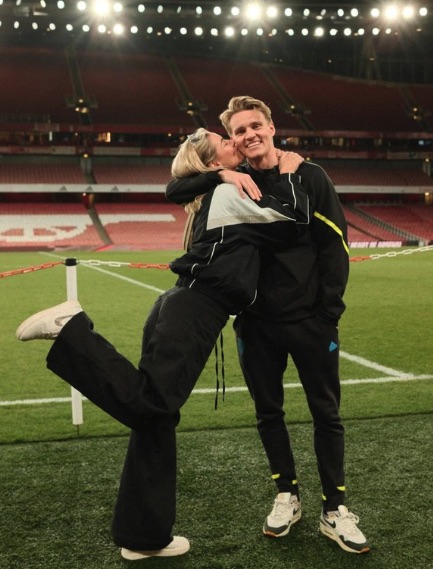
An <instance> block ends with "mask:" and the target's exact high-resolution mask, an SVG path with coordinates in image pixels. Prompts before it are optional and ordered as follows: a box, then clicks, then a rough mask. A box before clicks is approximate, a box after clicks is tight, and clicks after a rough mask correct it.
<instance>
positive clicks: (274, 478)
mask: <svg viewBox="0 0 433 569" xmlns="http://www.w3.org/2000/svg"><path fill="white" fill-rule="evenodd" d="M280 476H281V474H272V475H271V478H272V480H278V478H279V477H280Z"/></svg>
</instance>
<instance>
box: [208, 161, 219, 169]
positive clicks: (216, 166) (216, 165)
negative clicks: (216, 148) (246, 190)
mask: <svg viewBox="0 0 433 569" xmlns="http://www.w3.org/2000/svg"><path fill="white" fill-rule="evenodd" d="M209 166H211V167H212V168H218V166H221V162H217V161H216V160H214V161H213V162H210V163H209Z"/></svg>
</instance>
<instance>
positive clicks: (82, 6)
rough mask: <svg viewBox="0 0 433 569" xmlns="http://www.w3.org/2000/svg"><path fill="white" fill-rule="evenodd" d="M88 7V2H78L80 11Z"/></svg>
mask: <svg viewBox="0 0 433 569" xmlns="http://www.w3.org/2000/svg"><path fill="white" fill-rule="evenodd" d="M86 9H87V4H86V2H83V1H80V2H77V10H79V11H80V12H84V11H85V10H86Z"/></svg>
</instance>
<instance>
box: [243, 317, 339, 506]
mask: <svg viewBox="0 0 433 569" xmlns="http://www.w3.org/2000/svg"><path fill="white" fill-rule="evenodd" d="M234 327H235V331H236V336H237V344H238V353H239V358H240V362H241V366H242V370H243V373H244V377H245V381H246V383H247V386H248V389H249V391H250V393H251V396H252V397H253V399H254V404H255V409H256V417H257V428H258V431H259V434H260V437H261V440H262V443H263V446H264V449H265V451H266V454H267V457H268V460H269V465H270V469H271V473H272V477H273V478H274V480H275V482H276V485H277V488H278V490H279V491H280V492H284V491H291V492H295V493H296V492H297V491H298V489H297V483H296V482H295V481H296V480H297V476H296V468H295V461H294V458H293V453H292V446H291V442H290V437H289V432H288V429H287V425H286V422H285V413H284V388H283V374H284V372H285V369H286V367H287V360H288V356H289V355H290V356H291V357H292V359H293V362H294V364H295V366H296V368H297V371H298V374H299V378H300V380H301V383H302V386H303V388H304V391H305V395H306V398H307V402H308V406H309V409H310V412H311V415H312V418H313V424H314V450H315V453H316V457H317V464H318V469H319V475H320V480H321V483H322V490H323V499H324V504H323V505H324V508H325V509H328V510H332V509H336V507H337V506H338V505H339V504H343V503H344V429H343V425H342V423H341V419H340V414H339V406H340V381H339V354H338V352H339V349H338V346H339V343H338V330H337V328H336V326H335V325H333V324H332V323H329V322H327V321H325V320H323V319H322V318H321V317H320V316H316V317H313V318H308V319H305V320H302V321H300V322H296V323H275V322H269V321H265V320H258V319H254V318H251V317H249V316H247V315H241V316H240V317H238V318H237V319H236V320H235V324H234ZM287 393H290V391H288V392H287Z"/></svg>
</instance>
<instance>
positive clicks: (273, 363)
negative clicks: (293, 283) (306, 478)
mask: <svg viewBox="0 0 433 569" xmlns="http://www.w3.org/2000/svg"><path fill="white" fill-rule="evenodd" d="M277 326H278V325H277V324H275V323H267V322H264V321H261V320H260V321H259V320H255V319H251V318H248V319H247V318H244V317H242V318H237V319H236V321H235V331H236V336H237V346H238V354H239V359H240V363H241V367H242V371H243V374H244V378H245V381H246V384H247V386H248V389H249V391H250V394H251V396H252V397H253V399H254V404H255V409H256V417H257V429H258V432H259V435H260V438H261V440H262V443H263V447H264V449H265V452H266V455H267V458H268V461H269V466H270V469H271V473H272V479H273V480H274V481H275V484H276V486H277V489H278V495H277V497H276V499H275V501H274V507H273V509H272V512H271V513H270V515H269V516H267V518H266V520H265V523H264V526H263V533H264V534H265V535H268V536H270V537H283V536H285V535H287V534H288V533H289V531H290V528H291V526H292V525H293V524H294V523H296V522H297V521H299V519H300V518H301V506H300V501H299V489H298V481H297V477H296V469H295V462H294V459H293V453H292V449H291V444H290V437H289V433H288V430H287V426H286V423H285V420H284V409H283V405H284V388H283V374H284V370H285V369H286V365H287V350H286V349H285V348H284V346H282V345H280V343H279V338H280V335H279V333H278V331H277Z"/></svg>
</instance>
